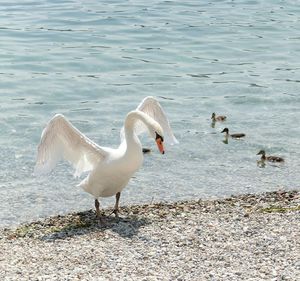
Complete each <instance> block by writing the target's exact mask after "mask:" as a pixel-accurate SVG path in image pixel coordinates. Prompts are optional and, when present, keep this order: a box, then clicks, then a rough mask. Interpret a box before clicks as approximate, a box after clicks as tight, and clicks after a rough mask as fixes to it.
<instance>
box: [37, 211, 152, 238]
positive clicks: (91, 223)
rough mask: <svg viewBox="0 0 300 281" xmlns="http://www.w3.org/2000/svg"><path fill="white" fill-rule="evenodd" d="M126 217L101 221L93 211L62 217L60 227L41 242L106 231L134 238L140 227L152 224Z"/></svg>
mask: <svg viewBox="0 0 300 281" xmlns="http://www.w3.org/2000/svg"><path fill="white" fill-rule="evenodd" d="M123 216H124V217H119V218H116V217H114V216H104V217H103V219H102V220H99V219H98V218H97V217H96V215H95V212H94V211H92V210H89V211H85V212H79V213H76V214H73V215H72V216H71V217H70V216H69V217H68V219H66V217H61V220H62V221H61V222H59V225H60V226H59V227H57V228H54V229H53V231H51V230H50V232H49V233H45V234H44V235H42V236H41V237H40V239H41V240H47V241H53V240H57V239H66V238H69V237H75V236H80V235H85V234H89V233H95V234H99V235H100V236H101V234H104V232H105V231H106V230H110V231H112V232H115V233H117V234H118V235H120V236H121V237H125V238H132V237H134V236H135V235H137V234H138V232H139V229H140V227H142V226H145V225H149V224H150V223H151V221H150V220H148V219H147V218H145V217H139V216H138V215H126V214H124V215H123Z"/></svg>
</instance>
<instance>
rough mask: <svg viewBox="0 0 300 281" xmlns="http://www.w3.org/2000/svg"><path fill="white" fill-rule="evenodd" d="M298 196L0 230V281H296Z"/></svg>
mask: <svg viewBox="0 0 300 281" xmlns="http://www.w3.org/2000/svg"><path fill="white" fill-rule="evenodd" d="M299 194H300V193H299V192H298V191H291V192H285V191H282V190H281V191H280V192H279V191H278V192H277V191H276V192H271V193H263V194H259V195H253V194H249V195H242V196H235V197H231V198H227V199H224V200H220V199H218V200H215V201H213V200H207V201H204V200H196V201H185V202H177V203H172V204H171V203H159V204H151V205H142V206H127V207H123V208H122V209H121V211H122V216H123V217H122V218H120V219H116V218H114V217H113V216H107V217H106V218H105V219H104V224H101V223H99V221H97V219H96V218H95V213H94V211H93V210H89V211H86V212H81V213H72V214H69V215H66V216H57V217H51V218H46V219H43V220H40V221H36V222H33V223H28V224H24V225H20V226H18V227H17V228H15V229H9V228H6V229H2V230H0V253H1V255H0V280H124V281H126V280H233V281H234V280H295V281H296V280H300V279H299V276H300V264H299V260H300V235H299V233H300V209H299V206H300V196H299ZM286 199H288V200H286ZM275 207H276V208H275ZM105 212H106V213H107V214H109V213H111V210H109V209H108V210H105ZM245 214H247V215H245Z"/></svg>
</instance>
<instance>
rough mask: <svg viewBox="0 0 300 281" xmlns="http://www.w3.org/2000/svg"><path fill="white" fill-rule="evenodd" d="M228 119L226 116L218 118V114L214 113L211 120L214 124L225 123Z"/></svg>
mask: <svg viewBox="0 0 300 281" xmlns="http://www.w3.org/2000/svg"><path fill="white" fill-rule="evenodd" d="M226 118H227V117H226V116H224V115H219V116H217V115H216V113H214V112H213V114H212V115H211V120H212V122H217V121H219V122H223V121H225V120H226Z"/></svg>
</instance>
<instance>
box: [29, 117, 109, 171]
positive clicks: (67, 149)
mask: <svg viewBox="0 0 300 281" xmlns="http://www.w3.org/2000/svg"><path fill="white" fill-rule="evenodd" d="M106 155H107V153H106V152H105V151H104V150H103V149H102V148H101V147H99V146H98V145H97V144H95V143H94V142H92V141H91V140H90V139H89V138H87V137H86V136H85V135H84V134H82V133H81V132H80V131H79V130H77V129H76V128H75V127H74V126H73V125H72V124H71V123H70V122H69V121H68V120H67V119H66V118H65V117H64V116H63V115H61V114H57V115H55V116H54V117H53V118H52V119H51V120H50V121H49V123H48V124H47V126H46V128H45V129H44V130H43V132H42V136H41V142H40V144H39V146H38V155H37V161H36V166H35V174H44V173H48V172H50V171H51V170H52V169H53V168H54V167H55V165H56V164H57V162H58V161H59V160H61V159H65V160H67V161H69V162H70V163H72V164H73V166H74V168H75V169H76V172H75V176H80V174H81V173H83V172H86V171H90V170H92V169H93V168H94V167H95V166H96V165H97V163H99V161H101V160H103V159H104V158H105V157H106Z"/></svg>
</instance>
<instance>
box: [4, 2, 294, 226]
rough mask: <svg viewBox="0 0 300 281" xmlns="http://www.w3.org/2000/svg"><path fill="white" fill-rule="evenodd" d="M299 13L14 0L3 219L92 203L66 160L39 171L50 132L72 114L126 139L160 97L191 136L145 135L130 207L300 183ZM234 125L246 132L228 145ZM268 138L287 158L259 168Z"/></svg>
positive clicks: (247, 7) (244, 6) (76, 120)
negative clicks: (162, 143) (217, 119)
mask: <svg viewBox="0 0 300 281" xmlns="http://www.w3.org/2000/svg"><path fill="white" fill-rule="evenodd" d="M299 18H300V6H299V4H298V2H297V1H276V0H269V1H212V2H208V1H196V0H195V1H136V0H133V1H119V0H115V1H79V0H69V1H63V0H59V1H54V0H44V1H41V0H39V1H35V0H32V1H15V2H14V1H6V2H3V1H1V5H0V36H1V45H0V46H1V52H0V61H1V64H0V91H1V94H0V132H1V135H0V163H1V169H0V178H1V182H0V198H1V205H0V226H4V225H12V224H16V223H19V222H23V221H26V220H33V219H36V218H38V217H42V216H48V215H54V214H58V213H66V212H70V211H74V210H86V209H90V208H93V198H92V197H91V196H90V195H89V194H87V193H85V192H83V191H82V190H80V189H79V188H77V187H76V184H77V183H78V182H79V180H78V179H74V178H73V176H72V172H73V171H72V168H71V167H70V166H68V165H67V164H66V163H62V164H60V165H59V166H58V167H57V168H56V169H55V170H54V171H53V173H51V174H50V175H49V176H45V177H39V178H36V177H34V176H33V167H34V163H35V157H36V148H37V144H38V142H39V139H40V134H41V131H42V129H43V127H44V126H45V124H46V122H47V121H48V120H49V119H50V118H51V117H52V116H53V115H54V114H55V113H63V114H64V115H65V116H66V117H67V118H68V119H69V120H70V121H71V122H72V123H73V124H74V125H75V126H77V127H78V128H79V129H80V130H81V131H82V132H84V133H85V134H86V135H87V136H89V137H90V138H91V139H92V140H94V141H96V142H97V143H99V144H100V145H103V146H114V147H116V146H117V145H118V144H119V129H120V128H121V127H122V124H123V121H124V117H125V115H126V113H127V112H128V111H130V110H132V109H134V108H135V107H136V106H137V105H138V104H139V102H140V101H141V100H142V99H143V98H144V97H145V96H148V95H153V96H156V97H157V98H158V100H159V101H160V102H161V104H162V106H163V107H164V109H165V111H166V112H167V114H168V116H169V119H170V122H171V125H172V127H173V130H174V133H175V135H176V136H177V138H178V140H179V141H180V144H179V145H177V146H174V147H167V151H166V154H165V155H160V154H159V153H158V152H157V150H156V148H155V145H154V143H153V141H151V140H149V139H148V138H143V143H144V146H146V147H151V148H153V153H152V154H150V155H147V156H145V162H144V166H143V168H142V169H141V170H140V171H139V172H138V173H137V174H136V176H135V177H134V178H133V179H132V181H131V182H130V183H129V185H128V187H127V188H126V189H125V190H124V192H123V194H122V197H121V204H122V205H124V204H128V203H140V202H150V201H152V200H153V201H172V200H181V199H190V198H212V197H223V196H227V195H231V194H240V193H248V192H262V191H269V190H275V189H279V188H285V189H295V188H298V189H299V182H300V173H299V171H300V160H299V158H300V152H299V147H300V146H299V144H300V129H299V121H298V120H299V119H300V113H299V107H300V75H299V73H300V71H299V70H300V56H299V51H300V47H299V46H300V44H299V43H300V33H299V30H300V22H299ZM214 111H215V112H217V113H218V114H225V115H227V116H228V120H227V122H226V123H225V124H216V126H215V128H212V127H211V123H210V116H211V113H212V112H214ZM225 126H226V127H229V129H230V130H231V131H232V132H233V133H234V132H243V133H246V135H247V136H246V138H245V139H244V140H240V141H234V140H229V143H228V144H227V145H226V144H224V143H223V142H222V141H223V139H224V138H223V136H222V134H220V131H221V130H222V129H223V128H224V127H225ZM262 148H264V149H265V150H266V151H267V153H270V154H275V155H279V156H283V157H284V158H285V159H286V163H285V164H284V165H277V166H272V165H267V166H266V167H265V168H259V167H258V166H257V165H256V160H257V159H258V156H256V153H257V152H258V151H259V150H260V149H262ZM113 202H114V199H113V198H111V199H104V200H102V201H101V203H102V204H103V205H104V206H110V205H112V204H113Z"/></svg>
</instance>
